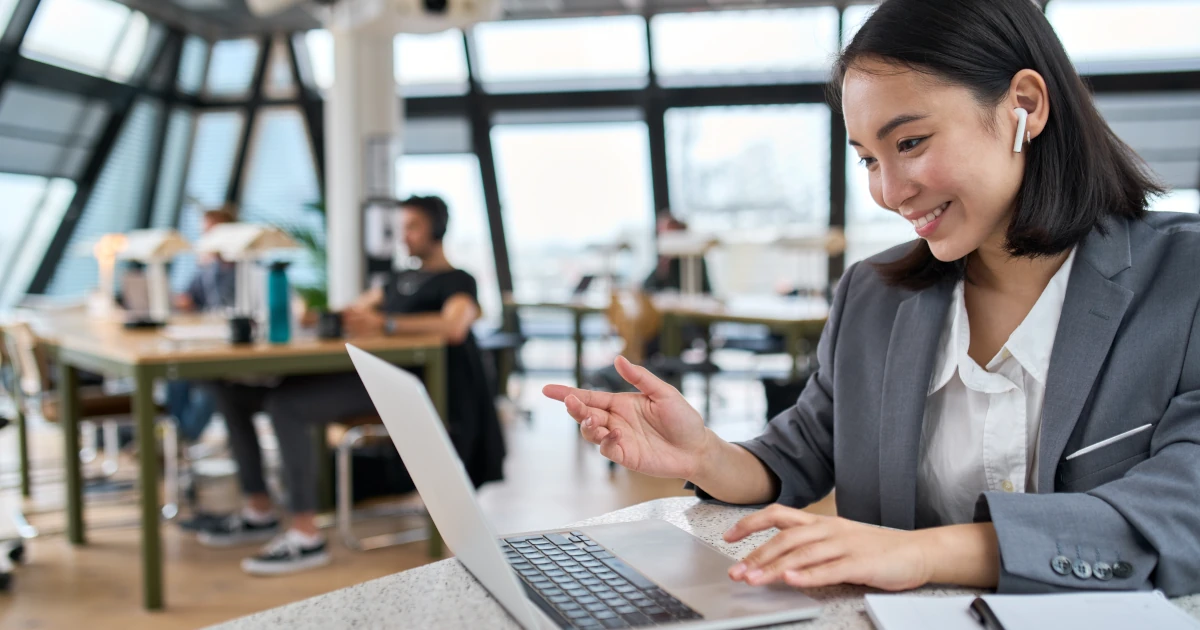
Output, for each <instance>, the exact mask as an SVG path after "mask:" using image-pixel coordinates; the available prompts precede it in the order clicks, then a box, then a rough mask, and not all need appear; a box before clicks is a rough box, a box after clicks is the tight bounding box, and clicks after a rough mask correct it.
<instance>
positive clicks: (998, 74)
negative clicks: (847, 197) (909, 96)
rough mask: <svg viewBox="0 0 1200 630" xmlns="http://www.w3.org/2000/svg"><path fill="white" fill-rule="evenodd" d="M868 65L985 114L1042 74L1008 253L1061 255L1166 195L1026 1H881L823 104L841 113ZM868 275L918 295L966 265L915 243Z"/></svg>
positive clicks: (836, 73)
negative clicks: (853, 76) (957, 92)
mask: <svg viewBox="0 0 1200 630" xmlns="http://www.w3.org/2000/svg"><path fill="white" fill-rule="evenodd" d="M867 59H876V60H880V61H883V62H885V63H890V64H896V65H899V66H901V67H905V68H908V69H911V70H914V71H917V72H920V73H922V74H925V75H928V76H930V77H932V78H934V79H937V80H939V81H941V82H944V83H949V84H951V85H961V86H963V87H966V88H967V89H969V90H971V92H972V93H973V94H974V96H975V99H976V101H977V102H978V103H979V104H980V106H981V107H984V108H995V107H996V106H997V105H999V103H1000V102H1001V101H1002V100H1003V99H1004V98H1005V97H1006V96H1007V95H1008V90H1009V85H1010V83H1011V82H1012V78H1013V76H1014V75H1015V74H1016V73H1017V72H1019V71H1020V70H1023V69H1026V68H1028V69H1031V70H1034V71H1036V72H1038V73H1039V74H1041V75H1042V78H1043V79H1044V80H1045V81H1046V90H1047V92H1048V93H1049V100H1050V117H1049V120H1048V121H1047V122H1046V127H1045V129H1044V130H1042V132H1041V134H1039V135H1038V137H1037V138H1036V139H1035V141H1034V142H1033V143H1032V144H1031V145H1029V146H1027V147H1026V148H1025V151H1026V158H1025V176H1024V178H1023V180H1022V182H1021V189H1020V191H1019V192H1018V193H1017V199H1016V209H1015V211H1014V213H1013V217H1012V222H1011V223H1010V224H1009V226H1008V234H1007V243H1006V247H1007V249H1008V251H1009V253H1010V254H1012V255H1013V256H1026V257H1038V256H1048V255H1053V254H1058V253H1061V252H1063V251H1065V250H1067V249H1069V248H1070V247H1072V246H1074V245H1076V244H1078V243H1079V242H1081V241H1082V240H1083V239H1084V238H1085V237H1086V236H1087V235H1088V233H1090V232H1091V231H1092V230H1095V229H1100V230H1103V225H1102V223H1101V221H1102V220H1103V219H1104V218H1105V217H1107V216H1119V217H1129V218H1139V217H1142V216H1144V215H1145V213H1146V207H1147V202H1148V197H1149V196H1150V195H1154V194H1162V192H1163V188H1162V187H1161V185H1159V184H1158V183H1157V182H1156V181H1155V180H1154V178H1153V177H1151V176H1150V175H1149V174H1148V171H1147V169H1146V168H1145V163H1144V162H1142V160H1141V159H1140V158H1139V157H1138V156H1137V154H1135V153H1134V152H1133V150H1132V149H1130V148H1129V147H1128V146H1127V145H1126V144H1125V143H1124V142H1122V141H1121V140H1120V139H1119V138H1117V136H1116V134H1114V133H1113V132H1112V130H1111V129H1109V127H1108V125H1107V124H1106V123H1105V122H1104V119H1103V118H1102V117H1101V116H1100V113H1099V112H1098V111H1097V110H1096V106H1095V105H1094V104H1093V102H1092V96H1091V93H1090V92H1089V90H1088V89H1087V86H1085V85H1084V82H1083V80H1082V79H1081V78H1080V77H1079V74H1078V73H1077V72H1076V71H1075V68H1074V66H1073V65H1072V64H1071V60H1070V59H1069V58H1068V57H1067V53H1066V51H1065V50H1064V49H1063V46H1062V43H1061V42H1060V41H1059V40H1058V36H1057V35H1055V33H1054V29H1053V28H1051V26H1050V23H1049V21H1048V20H1047V19H1046V16H1045V15H1044V14H1043V13H1042V11H1041V9H1039V8H1038V7H1037V6H1036V5H1035V3H1034V2H1033V1H1032V0H886V1H885V2H883V3H882V4H881V5H880V6H879V8H878V9H876V10H875V12H874V14H872V15H871V17H870V18H869V19H867V21H866V22H865V23H864V24H863V25H862V28H860V29H859V31H858V33H857V34H856V35H855V36H854V39H853V40H851V42H850V44H849V45H848V46H846V48H845V50H843V51H842V53H841V55H840V56H839V57H838V60H837V62H836V64H835V66H834V73H833V78H832V80H831V81H830V89H831V94H830V96H831V102H832V103H833V104H834V107H835V109H837V110H838V111H840V107H841V87H842V79H843V78H845V76H846V72H847V71H849V70H850V69H851V68H855V69H859V67H858V66H857V65H856V64H857V63H858V62H859V61H865V60H867ZM988 120H990V114H989V119H988ZM876 268H877V269H878V270H879V272H880V274H881V275H882V276H883V278H884V280H885V281H886V282H888V283H889V284H891V285H893V286H901V287H904V288H908V289H912V290H920V289H924V288H927V287H930V286H933V285H934V284H937V283H938V282H941V281H943V280H946V279H948V278H954V279H958V278H962V277H963V276H964V272H965V268H966V260H965V259H960V260H956V261H951V262H942V261H940V260H938V259H937V258H935V257H934V256H933V253H932V252H931V251H930V249H929V244H928V243H927V242H925V241H924V240H920V241H918V242H917V243H916V245H915V246H914V247H913V248H912V250H911V251H909V252H908V253H907V254H906V255H904V256H902V257H901V258H899V259H897V260H895V261H891V262H885V263H879V264H877V265H876Z"/></svg>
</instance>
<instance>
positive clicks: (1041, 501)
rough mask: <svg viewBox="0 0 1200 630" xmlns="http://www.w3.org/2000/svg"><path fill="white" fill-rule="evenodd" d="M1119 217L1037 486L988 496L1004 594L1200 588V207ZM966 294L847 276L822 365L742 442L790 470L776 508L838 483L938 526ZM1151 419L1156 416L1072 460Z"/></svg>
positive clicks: (1064, 335) (1081, 321)
mask: <svg viewBox="0 0 1200 630" xmlns="http://www.w3.org/2000/svg"><path fill="white" fill-rule="evenodd" d="M1105 227H1106V229H1107V232H1108V234H1107V236H1104V235H1101V234H1100V232H1099V231H1096V232H1093V233H1092V234H1091V235H1090V236H1089V237H1088V238H1087V239H1086V240H1085V241H1084V242H1083V243H1082V244H1081V245H1080V248H1079V250H1078V251H1077V253H1076V260H1075V265H1074V268H1073V269H1072V270H1071V279H1070V283H1069V285H1068V287H1067V295H1066V301H1065V303H1064V304H1063V310H1062V317H1061V320H1060V322H1059V325H1058V333H1057V336H1056V338H1055V341H1054V348H1053V351H1052V355H1051V359H1050V372H1049V375H1048V376H1047V383H1046V397H1045V402H1044V405H1043V411H1042V428H1041V434H1040V436H1039V438H1038V457H1039V461H1040V470H1039V475H1038V489H1039V493H1038V494H1020V493H1017V494H1012V493H1004V492H985V493H983V494H982V495H981V496H980V498H979V503H978V505H977V512H976V520H979V521H988V520H990V521H991V522H992V523H994V524H995V527H996V532H997V534H998V536H999V541H1000V556H1001V564H1002V569H1001V572H1000V582H999V589H998V590H999V591H1001V592H1013V593H1031V592H1047V591H1058V590H1068V589H1111V590H1117V589H1148V588H1159V589H1162V590H1163V591H1165V592H1166V593H1167V594H1168V595H1171V596H1176V595H1184V594H1189V593H1196V592H1200V325H1198V321H1200V320H1198V319H1197V317H1198V311H1197V306H1198V305H1200V216H1197V215H1186V214H1175V213H1152V215H1151V216H1150V217H1148V218H1146V219H1145V220H1139V221H1126V220H1123V219H1121V220H1110V221H1108V222H1106V224H1105ZM907 247H908V246H901V247H898V248H895V249H892V250H889V251H887V252H884V253H883V254H880V255H878V256H876V257H874V258H872V259H870V260H868V261H867V262H868V263H870V262H874V261H884V260H894V259H895V258H898V257H899V256H900V255H902V254H903V253H904V252H906V251H907ZM952 290H953V283H951V282H944V283H942V284H941V285H938V286H936V287H934V288H931V289H927V290H924V291H919V292H912V291H908V290H904V289H898V288H894V287H890V286H888V285H886V284H884V282H883V281H882V279H881V278H880V276H879V275H878V273H876V272H875V270H874V268H873V267H872V266H871V265H870V264H858V265H854V266H852V267H851V268H850V269H849V270H848V271H847V272H846V274H845V276H844V277H843V278H842V281H841V282H840V283H839V284H838V287H837V291H836V292H835V294H834V299H833V305H832V309H831V312H830V316H829V322H828V324H827V325H826V326H825V330H824V332H823V333H822V335H821V341H820V345H819V346H818V347H817V354H818V359H819V363H820V369H819V370H818V372H817V373H816V374H815V375H814V376H813V377H812V379H811V380H810V381H809V382H808V385H807V386H806V387H805V389H804V391H803V393H802V394H801V395H800V398H799V400H798V401H797V403H796V405H795V406H794V407H792V408H791V409H789V410H788V411H785V412H784V413H782V414H780V415H779V416H778V417H776V418H774V419H773V420H771V422H770V424H769V425H768V428H767V430H766V432H765V433H764V434H763V435H761V436H760V437H758V438H756V439H754V440H752V441H750V442H746V443H743V444H742V445H743V446H744V447H745V448H747V449H748V450H749V451H750V452H752V453H754V455H756V456H757V457H758V458H759V459H761V460H762V461H763V463H765V464H766V465H767V466H768V467H769V468H770V469H771V470H772V471H774V473H775V474H776V475H777V476H778V477H779V479H780V481H781V484H782V488H781V491H780V495H779V498H778V502H780V503H783V504H786V505H792V506H796V507H800V506H804V505H808V504H809V503H812V502H813V501H816V500H818V499H820V498H821V497H823V496H825V495H826V494H828V493H829V491H830V490H833V489H836V490H837V494H836V497H837V508H838V514H839V515H840V516H843V517H846V518H850V519H854V520H856V521H861V522H864V523H873V524H878V525H884V526H887V527H894V528H901V529H912V528H914V527H920V526H926V525H932V523H918V522H917V517H916V513H917V510H916V496H917V465H918V462H917V457H918V455H917V453H918V450H919V445H920V441H921V427H922V420H923V416H924V410H925V399H926V393H927V391H928V385H929V379H930V378H931V376H932V369H933V363H934V361H935V354H936V350H937V345H938V344H937V342H938V338H939V337H938V336H939V334H940V333H941V331H942V327H943V326H944V324H945V321H946V317H947V312H948V311H949V308H948V307H949V305H950V302H951V295H952ZM1144 424H1153V425H1154V426H1153V427H1152V428H1151V429H1148V430H1144V431H1142V432H1141V433H1137V434H1135V435H1133V436H1132V437H1129V438H1127V439H1124V440H1121V441H1118V442H1115V443H1113V444H1111V445H1109V446H1106V447H1102V448H1100V449H1098V450H1095V451H1092V452H1090V453H1088V454H1086V455H1082V456H1080V457H1077V458H1075V459H1072V460H1070V461H1066V460H1065V459H1064V457H1065V455H1067V454H1069V453H1072V452H1074V451H1076V450H1078V449H1080V448H1083V447H1085V446H1088V445H1091V444H1095V443H1097V442H1100V441H1101V440H1104V439H1106V438H1109V437H1112V436H1115V435H1118V434H1120V433H1123V432H1125V431H1128V430H1130V429H1133V428H1136V427H1139V426H1142V425H1144ZM701 494H702V496H703V493H701ZM1059 556H1065V557H1066V558H1068V559H1070V560H1071V561H1073V562H1075V561H1080V560H1081V561H1083V562H1087V563H1089V566H1091V565H1094V564H1096V563H1097V562H1104V563H1107V564H1109V565H1110V566H1116V565H1117V563H1118V562H1119V563H1122V567H1121V569H1120V570H1118V571H1116V574H1117V575H1116V576H1113V577H1112V578H1111V579H1108V580H1101V579H1099V578H1097V577H1095V576H1091V577H1084V578H1080V577H1077V576H1076V575H1075V574H1074V573H1073V572H1072V571H1067V572H1066V575H1061V574H1060V573H1058V572H1056V571H1055V570H1054V568H1053V567H1052V561H1053V560H1054V559H1055V558H1056V557H1059ZM1061 563H1062V560H1059V563H1058V568H1059V569H1060V570H1062V569H1063V568H1064V567H1063V565H1062V564H1061ZM1080 572H1081V573H1086V571H1082V570H1081V571H1080ZM1122 575H1123V576H1124V577H1121V576H1122Z"/></svg>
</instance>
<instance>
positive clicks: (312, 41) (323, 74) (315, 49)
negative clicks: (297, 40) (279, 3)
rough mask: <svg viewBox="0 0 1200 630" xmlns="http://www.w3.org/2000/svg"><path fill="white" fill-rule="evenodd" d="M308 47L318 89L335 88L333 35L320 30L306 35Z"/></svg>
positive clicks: (310, 67)
mask: <svg viewBox="0 0 1200 630" xmlns="http://www.w3.org/2000/svg"><path fill="white" fill-rule="evenodd" d="M304 43H305V44H306V45H307V46H308V57H309V70H310V71H311V74H312V81H313V83H314V84H316V86H317V88H319V89H322V90H328V89H329V88H331V87H333V33H330V32H329V31H327V30H325V29H323V28H318V29H314V30H311V31H309V32H307V33H305V34H304Z"/></svg>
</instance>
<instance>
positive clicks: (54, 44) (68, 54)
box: [21, 0, 145, 80]
mask: <svg viewBox="0 0 1200 630" xmlns="http://www.w3.org/2000/svg"><path fill="white" fill-rule="evenodd" d="M132 15H141V14H140V13H137V14H132ZM132 15H131V12H130V10H129V9H128V8H127V7H125V6H123V5H121V4H118V3H116V2H112V0H43V1H42V3H41V4H40V5H38V9H37V13H35V14H34V16H33V22H32V23H31V24H30V26H29V32H28V33H26V35H25V41H24V42H22V44H21V54H22V55H24V56H26V57H29V58H31V59H37V60H39V61H44V62H46V63H51V64H55V65H60V66H63V67H67V68H71V69H73V70H78V71H80V72H85V73H88V74H94V75H101V76H103V75H111V76H112V78H115V79H118V80H125V79H127V78H128V76H129V75H128V74H123V73H122V72H120V71H115V70H118V69H116V67H115V65H114V63H115V61H116V59H117V55H116V53H117V52H118V51H117V45H118V43H119V42H120V40H121V37H122V35H124V34H125V33H126V25H127V23H129V26H131V27H132V26H134V24H133V22H130V20H131V17H132ZM141 20H142V21H144V20H145V16H142V17H141ZM135 42H136V40H135ZM142 44H143V45H144V44H145V41H144V33H143V39H142ZM131 46H136V43H135V44H131ZM131 52H132V50H131ZM136 53H137V55H140V54H141V48H137V50H136ZM128 54H129V53H126V55H128ZM137 55H135V57H136V56H137ZM135 64H136V60H135ZM130 71H132V70H130Z"/></svg>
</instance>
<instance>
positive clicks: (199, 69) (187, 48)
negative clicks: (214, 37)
mask: <svg viewBox="0 0 1200 630" xmlns="http://www.w3.org/2000/svg"><path fill="white" fill-rule="evenodd" d="M181 55H182V56H181V57H180V59H179V78H178V85H179V91H181V92H183V93H185V94H196V93H197V92H199V91H200V88H201V86H203V85H204V75H205V73H206V72H207V71H208V42H206V41H204V40H203V39H200V38H199V37H196V36H195V35H188V37H187V39H185V40H183V52H182V53H181Z"/></svg>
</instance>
